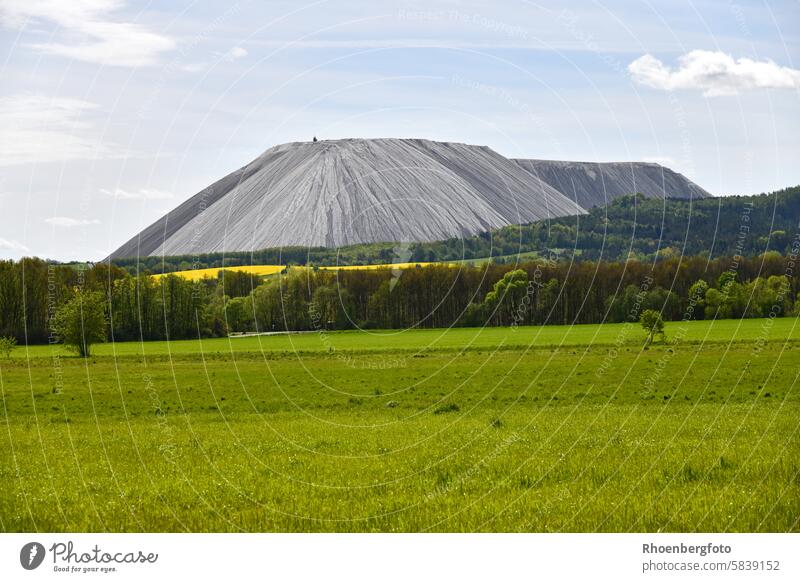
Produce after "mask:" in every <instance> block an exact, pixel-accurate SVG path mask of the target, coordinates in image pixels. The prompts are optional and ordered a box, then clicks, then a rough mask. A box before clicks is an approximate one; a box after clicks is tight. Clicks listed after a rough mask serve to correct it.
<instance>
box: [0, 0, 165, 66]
mask: <svg viewBox="0 0 800 582" xmlns="http://www.w3.org/2000/svg"><path fill="white" fill-rule="evenodd" d="M122 6H123V2H121V1H119V0H70V1H68V2H65V1H63V0H0V19H2V21H3V22H4V24H6V26H10V27H21V26H24V25H29V24H31V21H33V22H42V21H47V22H51V23H54V24H56V25H57V26H58V29H59V30H58V33H59V35H60V37H61V38H62V40H63V41H65V42H63V41H62V42H47V43H36V44H32V45H30V46H31V47H32V48H34V49H36V50H38V51H40V52H43V53H47V54H54V55H59V56H64V57H69V58H73V59H77V60H80V61H86V62H90V63H100V64H103V65H111V66H123V67H139V66H146V65H152V64H155V63H156V62H158V57H159V55H160V53H162V52H164V51H168V50H171V49H173V48H175V42H174V41H173V40H172V39H170V38H168V37H166V36H162V35H160V34H157V33H154V32H150V31H148V30H147V29H145V28H144V27H142V26H141V25H139V24H135V23H131V22H115V21H112V20H109V18H110V13H112V12H114V11H116V10H118V9H119V8H121V7H122Z"/></svg>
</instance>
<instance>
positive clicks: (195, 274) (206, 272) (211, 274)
mask: <svg viewBox="0 0 800 582" xmlns="http://www.w3.org/2000/svg"><path fill="white" fill-rule="evenodd" d="M442 264H447V265H448V266H450V267H455V266H458V265H456V264H454V263H386V264H381V265H336V266H331V267H319V269H321V270H325V271H359V270H361V271H374V270H376V269H414V268H416V267H427V266H428V265H442ZM292 268H294V269H303V268H306V267H292ZM284 269H286V267H285V266H283V265H244V266H240V267H224V268H221V267H214V268H211V269H189V270H188V271H175V272H173V273H164V274H161V275H154V277H156V278H157V279H158V278H160V277H166V276H167V275H178V276H179V277H183V278H184V279H189V280H190V281H200V280H201V279H205V278H212V279H215V278H216V277H217V273H219V272H220V271H223V270H225V271H243V272H245V273H251V274H253V275H274V274H276V273H280V272H282V271H283V270H284Z"/></svg>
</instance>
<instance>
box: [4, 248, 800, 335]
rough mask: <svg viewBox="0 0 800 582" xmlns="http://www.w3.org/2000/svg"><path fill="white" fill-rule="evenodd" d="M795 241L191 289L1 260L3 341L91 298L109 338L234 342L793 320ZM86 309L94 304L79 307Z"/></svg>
mask: <svg viewBox="0 0 800 582" xmlns="http://www.w3.org/2000/svg"><path fill="white" fill-rule="evenodd" d="M798 252H800V237H798V238H796V239H795V246H794V247H792V248H791V249H790V252H789V253H788V254H787V255H786V256H783V255H781V254H779V253H777V252H769V253H766V254H763V255H760V256H758V257H753V258H742V257H736V256H735V257H723V258H719V259H713V260H708V259H707V258H704V257H700V256H695V257H671V258H666V259H663V260H660V261H656V262H652V263H646V262H641V261H637V260H629V261H627V262H608V261H601V262H593V261H581V262H570V261H555V260H537V261H529V262H526V263H523V264H521V265H501V264H494V263H486V264H484V265H481V266H470V265H466V264H462V265H460V266H456V267H453V266H447V265H430V266H426V267H417V268H411V269H406V270H399V269H395V270H393V269H390V268H380V269H375V270H347V271H343V270H339V271H326V270H321V269H314V268H308V267H295V268H291V269H289V271H288V272H287V273H285V274H280V275H273V276H271V277H267V278H265V279H263V280H262V279H261V278H259V277H256V276H252V275H248V274H245V273H241V272H233V271H231V272H222V273H221V274H220V276H219V277H218V278H217V279H206V280H202V281H198V282H191V281H188V280H186V279H183V278H181V277H178V276H174V275H169V276H166V277H163V278H160V279H156V278H155V277H152V276H149V275H140V276H138V277H134V276H132V275H130V274H129V273H128V272H127V271H125V270H124V269H122V268H120V267H117V266H113V265H111V266H109V265H107V264H103V263H100V264H97V265H94V266H92V267H91V268H89V269H83V268H74V267H71V266H65V265H54V264H49V263H47V262H45V261H42V260H40V259H23V260H21V261H17V262H14V261H2V262H0V336H10V337H14V338H16V339H17V341H18V342H19V343H21V344H23V343H25V344H31V343H48V342H50V343H54V342H58V341H61V339H62V338H60V337H58V334H57V333H55V332H54V326H53V321H57V320H58V319H59V314H60V313H61V312H62V310H63V309H67V307H64V306H65V305H67V304H69V306H71V307H70V308H71V309H73V310H75V309H80V304H78V305H77V306H76V303H75V301H71V300H72V299H74V298H76V297H78V298H80V297H87V298H88V297H93V298H97V299H98V300H99V302H100V303H101V305H102V306H103V307H102V309H103V310H104V311H105V320H106V322H107V326H106V327H105V329H106V330H107V331H106V338H105V339H106V340H108V341H129V340H161V339H185V338H197V337H212V336H224V335H226V334H229V333H232V332H251V331H252V332H257V331H281V330H321V329H350V328H355V327H364V328H409V327H426V328H428V327H448V326H480V325H505V326H507V325H543V324H580V323H600V322H622V321H638V319H639V316H640V315H641V313H642V312H643V311H645V310H648V309H653V310H656V311H658V312H660V313H661V314H662V316H663V317H664V319H666V320H683V319H687V320H688V319H712V318H740V317H768V318H771V317H781V316H785V315H796V314H797V311H798V304H797V302H796V299H797V293H798V290H799V289H800V274H799V273H798V270H797V266H796V261H797V255H798ZM87 307H88V303H87Z"/></svg>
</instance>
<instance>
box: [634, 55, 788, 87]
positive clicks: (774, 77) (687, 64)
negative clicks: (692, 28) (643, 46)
mask: <svg viewBox="0 0 800 582" xmlns="http://www.w3.org/2000/svg"><path fill="white" fill-rule="evenodd" d="M678 63H679V66H678V68H677V69H672V68H671V67H669V66H667V65H665V64H664V63H663V62H661V61H660V60H658V59H657V58H655V57H654V56H653V55H650V54H646V55H644V56H641V57H639V58H638V59H636V60H635V61H633V62H632V63H631V64H630V65H628V71H629V72H630V74H631V77H632V78H633V80H634V81H636V82H637V83H640V84H642V85H647V86H649V87H654V88H656V89H663V90H667V91H673V90H678V89H700V90H702V91H703V95H705V96H707V97H714V96H719V95H736V94H737V93H738V92H739V91H741V90H746V89H798V88H800V71H798V70H796V69H791V68H789V67H782V66H780V65H778V64H776V63H775V62H773V61H770V60H765V61H754V60H752V59H748V58H740V59H734V58H733V57H732V56H730V55H728V54H725V53H723V52H720V51H703V50H694V51H691V52H689V53H686V54H685V55H682V56H681V57H680V58H679V59H678Z"/></svg>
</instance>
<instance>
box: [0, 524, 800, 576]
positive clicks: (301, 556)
mask: <svg viewBox="0 0 800 582" xmlns="http://www.w3.org/2000/svg"><path fill="white" fill-rule="evenodd" d="M798 564H800V534H36V533H27V534H3V535H0V580H50V579H60V580H63V579H67V578H69V579H72V580H87V579H92V580H100V579H102V580H115V581H122V580H147V581H148V582H150V581H156V580H185V579H191V578H186V577H187V576H198V577H199V579H200V580H206V579H213V578H223V577H230V578H228V579H229V580H238V579H247V580H249V579H254V578H255V579H266V580H324V581H337V580H342V581H345V580H346V581H347V582H353V581H359V580H364V581H369V582H375V581H381V582H383V581H394V580H398V581H401V580H402V581H406V580H415V581H416V580H458V581H468V580H481V581H484V582H485V581H490V580H508V579H514V580H548V581H550V580H614V581H624V580H667V579H669V580H708V581H713V580H720V581H722V580H724V581H728V580H759V581H761V580H766V581H776V582H777V581H779V580H793V581H796V580H800V568H798Z"/></svg>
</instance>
